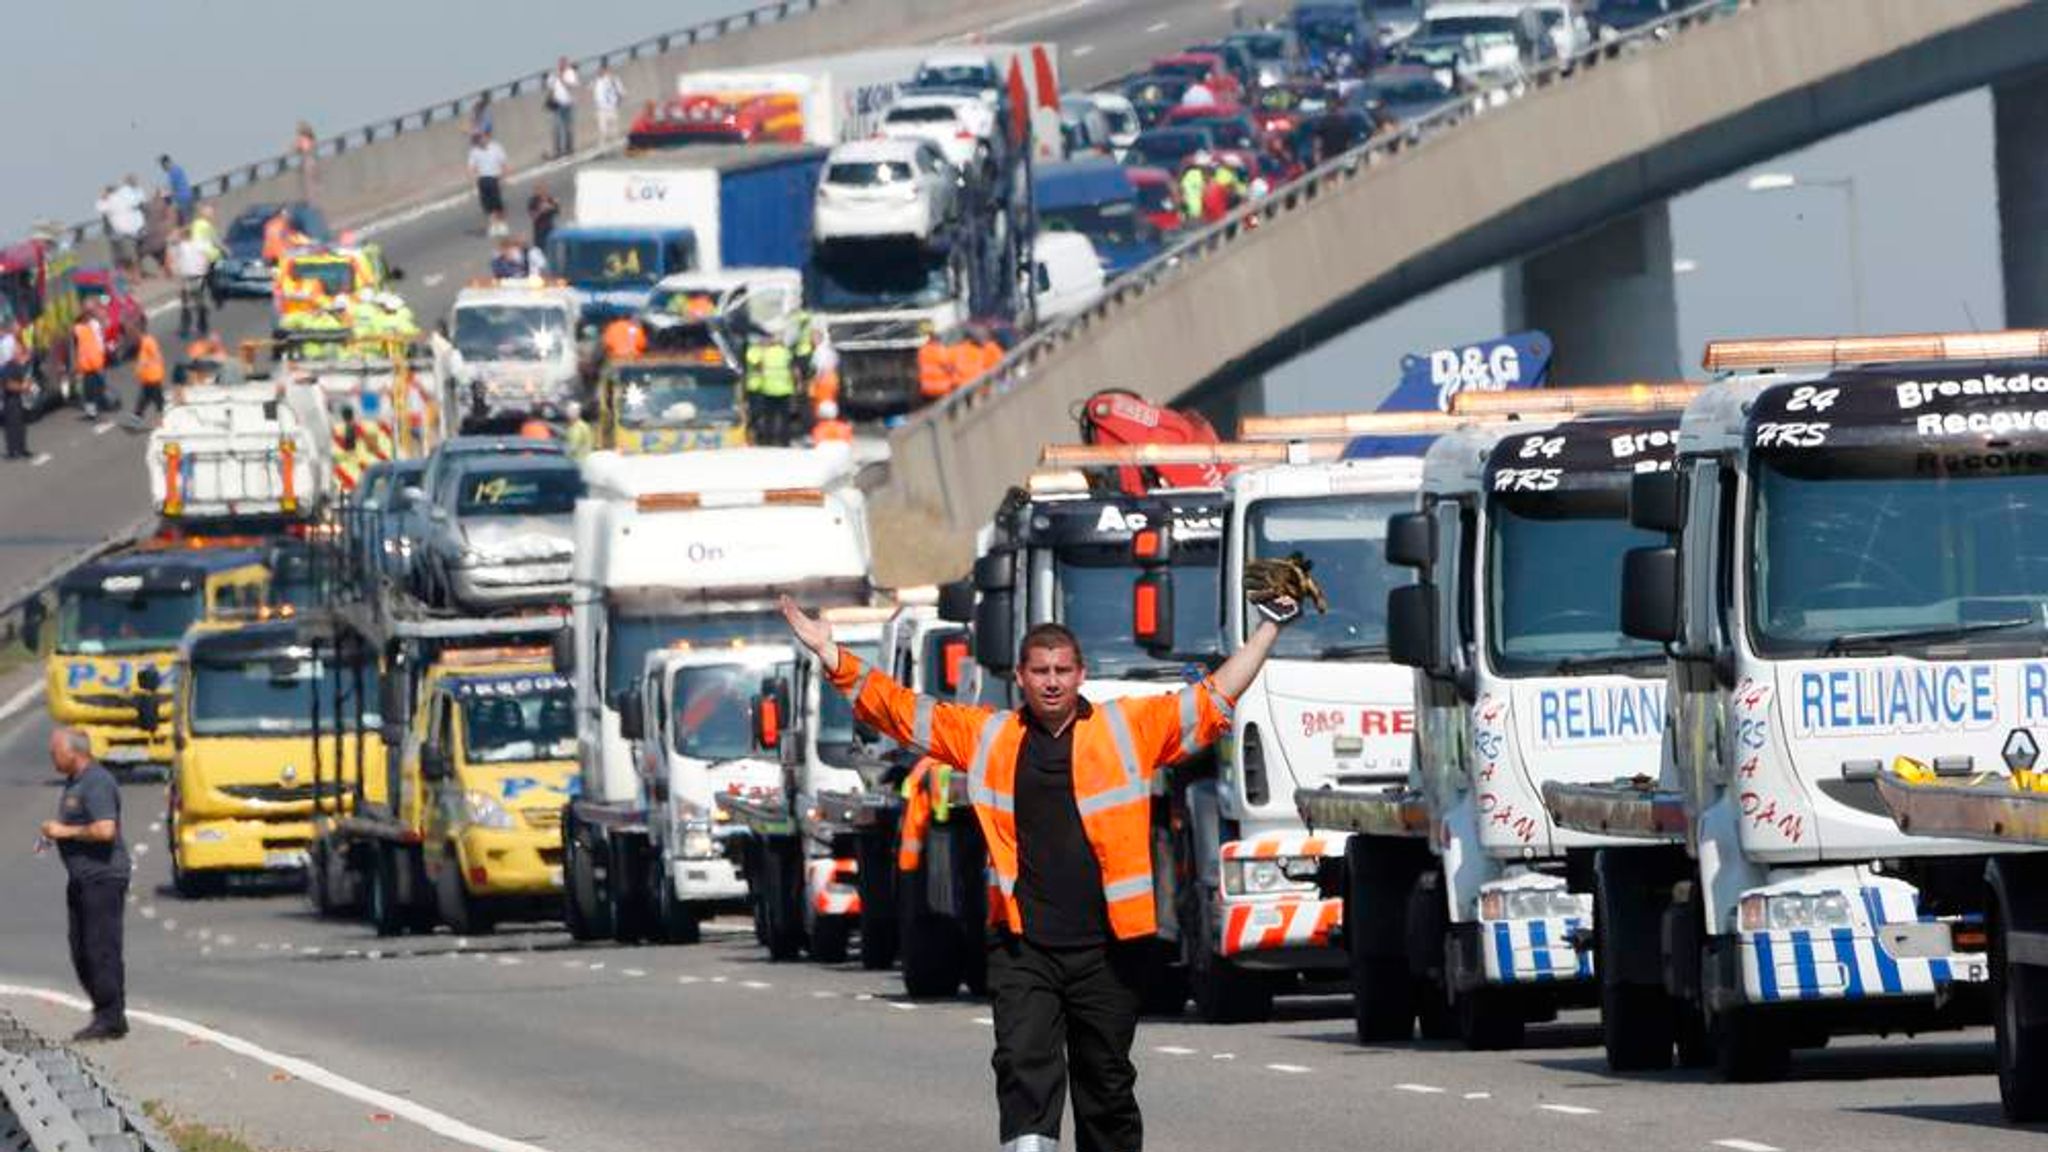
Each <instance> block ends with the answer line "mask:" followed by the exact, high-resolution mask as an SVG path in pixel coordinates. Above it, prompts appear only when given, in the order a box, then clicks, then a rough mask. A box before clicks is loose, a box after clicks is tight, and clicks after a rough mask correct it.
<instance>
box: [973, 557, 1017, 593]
mask: <svg viewBox="0 0 2048 1152" xmlns="http://www.w3.org/2000/svg"><path fill="white" fill-rule="evenodd" d="M1014 556H1015V554H1014V553H1012V552H1010V551H1009V550H1008V549H1003V550H1000V551H995V552H990V553H988V554H987V555H985V556H981V557H977V558H976V559H975V561H974V590H975V591H977V592H1007V591H1009V590H1010V589H1012V588H1014V587H1016V585H1017V572H1016V568H1017V566H1016V564H1015V563H1013V562H1012V561H1013V559H1014Z"/></svg>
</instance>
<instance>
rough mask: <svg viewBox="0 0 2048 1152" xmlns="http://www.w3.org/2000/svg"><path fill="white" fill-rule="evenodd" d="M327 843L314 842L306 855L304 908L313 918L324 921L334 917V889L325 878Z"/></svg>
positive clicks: (321, 841) (323, 841)
mask: <svg viewBox="0 0 2048 1152" xmlns="http://www.w3.org/2000/svg"><path fill="white" fill-rule="evenodd" d="M328 867H329V865H328V862H327V841H325V840H315V841H313V847H312V848H311V849H310V850H308V851H307V853H306V906H307V907H309V908H311V909H312V911H313V918H314V919H316V920H325V919H327V918H328V917H329V916H332V915H334V889H333V888H332V887H331V886H330V881H329V880H328V878H327V869H328Z"/></svg>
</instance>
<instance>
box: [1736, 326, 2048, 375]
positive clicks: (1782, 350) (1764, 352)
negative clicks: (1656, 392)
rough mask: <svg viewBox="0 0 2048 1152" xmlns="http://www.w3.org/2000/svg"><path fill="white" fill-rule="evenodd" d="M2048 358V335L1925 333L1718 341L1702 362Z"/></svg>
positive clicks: (1844, 363)
mask: <svg viewBox="0 0 2048 1152" xmlns="http://www.w3.org/2000/svg"><path fill="white" fill-rule="evenodd" d="M2033 357H2048V331H2042V330H2040V329H2033V328H2023V329H2014V330H2012V331H2007V332H1925V333H1919V334H1908V335H1901V336H1821V337H1811V338H1800V339H1787V340H1715V341H1711V342H1709V343H1708V344H1707V352H1706V355H1705V356H1704V357H1702V358H1701V360H1700V363H1701V364H1702V365H1703V366H1704V367H1705V368H1706V370H1707V371H1709V372H1738V371H1742V370H1744V369H1751V370H1755V369H1764V368H1787V367H1792V366H1795V365H1796V366H1800V367H1822V368H1847V367H1850V366H1853V365H1857V364H1897V363H1910V362H1913V361H1926V360H2016V359H2024V358H2033Z"/></svg>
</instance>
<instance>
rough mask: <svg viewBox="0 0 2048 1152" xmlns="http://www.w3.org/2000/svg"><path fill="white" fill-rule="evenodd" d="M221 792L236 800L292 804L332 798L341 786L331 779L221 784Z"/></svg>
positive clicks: (336, 794)
mask: <svg viewBox="0 0 2048 1152" xmlns="http://www.w3.org/2000/svg"><path fill="white" fill-rule="evenodd" d="M220 790H221V794H222V795H225V796H233V797H234V798H235V799H237V800H261V801H264V802H266V803H270V804H293V803H299V802H302V801H306V800H312V799H314V798H316V797H317V798H319V799H321V800H328V799H332V798H333V797H335V796H339V795H341V790H342V786H341V784H339V783H338V782H336V781H333V780H322V781H321V782H320V783H319V785H318V786H315V785H312V784H223V785H221V786H220Z"/></svg>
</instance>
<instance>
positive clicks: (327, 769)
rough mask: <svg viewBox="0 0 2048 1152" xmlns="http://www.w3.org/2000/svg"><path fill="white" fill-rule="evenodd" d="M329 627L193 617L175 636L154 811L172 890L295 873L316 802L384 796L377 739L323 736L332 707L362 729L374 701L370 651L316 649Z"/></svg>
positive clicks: (300, 620)
mask: <svg viewBox="0 0 2048 1152" xmlns="http://www.w3.org/2000/svg"><path fill="white" fill-rule="evenodd" d="M259 615H260V614H259ZM329 628H330V625H329V624H328V623H327V622H326V620H325V618H324V616H323V615H322V614H319V613H310V614H305V615H294V616H291V617H289V618H284V619H260V618H259V619H256V620H254V621H253V622H249V623H235V622H228V621H222V622H214V623H202V624H199V625H197V626H195V627H194V628H193V629H192V631H191V632H190V633H189V634H188V635H187V636H186V638H185V641H184V643H183V645H182V646H181V648H180V650H179V654H178V668H177V675H176V682H177V687H176V696H175V701H174V703H173V705H172V721H171V728H172V741H173V744H174V745H175V748H176V752H175V762H174V765H173V768H172V772H171V785H170V793H169V800H168V806H167V812H166V815H165V830H166V835H167V837H168V838H169V840H170V849H171V883H172V886H173V888H174V889H175V890H176V891H177V893H178V894H179V895H180V896H184V897H188V898H189V897H196V896H203V895H208V894H211V893H215V892H219V891H221V890H222V889H223V888H224V887H225V884H226V881H227V878H228V877H229V876H233V875H238V874H239V875H252V874H253V875H264V874H290V875H292V876H294V877H297V876H300V875H303V873H304V870H305V868H306V865H307V861H308V850H309V849H310V848H311V846H312V844H313V840H314V833H315V829H314V815H315V810H316V808H319V807H327V808H334V807H341V808H343V809H346V808H348V807H350V806H352V805H353V803H354V801H355V800H356V799H357V798H363V799H366V800H368V801H369V802H372V803H375V802H379V801H381V800H382V798H383V797H384V795H385V773H384V763H385V760H384V749H383V746H382V745H381V744H380V743H378V742H376V741H374V740H368V741H356V742H354V743H353V744H345V743H344V742H343V741H341V740H340V739H338V738H337V739H335V740H333V741H331V742H330V741H328V740H326V739H323V728H322V725H323V724H328V725H331V724H332V721H333V718H334V717H336V716H338V715H341V714H342V713H343V712H361V713H363V714H365V715H366V717H367V721H366V722H367V723H368V724H369V725H371V726H372V727H374V726H375V725H376V724H377V723H378V722H379V718H378V715H377V707H378V702H379V701H380V700H381V698H382V697H381V691H380V687H379V670H378V667H377V661H376V658H375V655H374V654H373V653H364V652H362V651H360V650H358V651H353V652H337V651H336V650H335V649H333V648H332V647H327V648H323V647H322V643H321V637H323V636H324V635H325V634H326V633H327V631H328V630H329ZM323 718H325V719H324V720H323Z"/></svg>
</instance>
